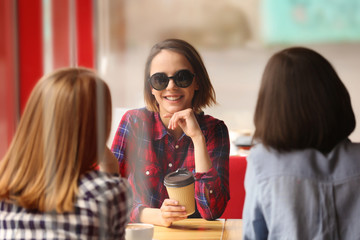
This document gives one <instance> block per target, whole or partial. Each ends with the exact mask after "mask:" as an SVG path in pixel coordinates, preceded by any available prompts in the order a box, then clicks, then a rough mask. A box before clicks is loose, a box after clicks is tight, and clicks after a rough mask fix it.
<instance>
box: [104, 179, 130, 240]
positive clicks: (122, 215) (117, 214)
mask: <svg viewBox="0 0 360 240" xmlns="http://www.w3.org/2000/svg"><path fill="white" fill-rule="evenodd" d="M118 189H119V193H118V194H116V195H115V197H114V199H113V204H109V205H110V206H111V207H112V209H111V210H110V216H111V221H110V222H111V223H112V225H111V231H112V232H113V233H115V234H114V238H115V239H124V238H125V235H124V233H125V231H123V230H124V229H123V228H124V226H126V224H127V223H128V222H129V219H130V209H131V204H132V200H133V194H132V190H131V187H130V185H129V183H128V182H127V180H126V179H124V178H120V182H119V188H118ZM119 229H120V230H121V229H122V230H121V231H119Z"/></svg>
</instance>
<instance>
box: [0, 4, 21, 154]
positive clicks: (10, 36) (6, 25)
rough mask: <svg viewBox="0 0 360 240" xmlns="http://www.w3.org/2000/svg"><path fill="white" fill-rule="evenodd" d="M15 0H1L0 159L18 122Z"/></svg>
mask: <svg viewBox="0 0 360 240" xmlns="http://www.w3.org/2000/svg"><path fill="white" fill-rule="evenodd" d="M13 3H14V2H13V0H1V1H0V136H1V139H0V159H1V158H2V157H3V155H4V154H5V151H6V149H7V147H8V145H9V144H10V141H11V138H12V136H13V134H14V131H15V127H16V122H17V112H18V104H17V99H16V98H17V95H18V94H17V90H16V84H17V76H16V65H17V64H16V60H17V59H16V26H15V22H14V19H16V18H15V13H16V11H15V5H14V4H13Z"/></svg>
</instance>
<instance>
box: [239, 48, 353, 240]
mask: <svg viewBox="0 0 360 240" xmlns="http://www.w3.org/2000/svg"><path fill="white" fill-rule="evenodd" d="M254 123H255V127H256V129H255V133H254V142H255V146H254V147H253V148H252V149H251V151H250V154H249V156H248V167H247V172H246V177H245V188H246V199H245V206H244V215H243V227H244V229H243V233H244V239H359V236H360V228H359V227H358V217H359V216H360V190H359V184H360V144H358V143H352V142H351V141H350V140H349V138H348V137H349V135H350V134H351V132H352V131H353V130H354V128H355V117H354V113H353V110H352V106H351V101H350V96H349V93H348V91H347V89H346V87H345V86H344V84H343V83H342V81H341V79H340V78H339V76H338V74H337V73H336V71H335V70H334V68H333V67H332V65H331V64H330V63H329V61H328V60H326V59H325V58H324V57H323V56H322V55H320V54H319V53H317V52H315V51H313V50H311V49H308V48H304V47H292V48H287V49H284V50H282V51H280V52H278V53H276V54H274V55H273V56H272V57H271V58H270V60H269V61H268V63H267V65H266V68H265V71H264V73H263V77H262V83H261V87H260V91H259V95H258V100H257V105H256V110H255V116H254Z"/></svg>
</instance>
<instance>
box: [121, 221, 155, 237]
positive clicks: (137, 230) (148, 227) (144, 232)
mask: <svg viewBox="0 0 360 240" xmlns="http://www.w3.org/2000/svg"><path fill="white" fill-rule="evenodd" d="M153 235H154V225H152V224H147V223H129V224H128V225H127V226H126V229H125V240H152V238H153Z"/></svg>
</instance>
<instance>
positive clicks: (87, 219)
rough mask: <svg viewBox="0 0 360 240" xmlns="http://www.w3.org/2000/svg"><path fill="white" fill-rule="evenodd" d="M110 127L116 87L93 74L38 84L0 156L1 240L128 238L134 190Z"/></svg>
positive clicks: (53, 77) (55, 76) (58, 75)
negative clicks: (114, 150) (113, 147)
mask: <svg viewBox="0 0 360 240" xmlns="http://www.w3.org/2000/svg"><path fill="white" fill-rule="evenodd" d="M110 127H111V96H110V91H109V88H108V86H107V85H106V83H105V82H104V81H103V80H102V79H100V78H99V77H98V76H97V75H96V73H94V72H93V71H91V70H89V69H85V68H65V69H60V70H58V71H55V72H53V73H51V74H50V75H48V76H44V77H43V78H42V79H40V80H39V81H38V83H37V84H36V86H35V88H34V89H33V91H32V93H31V95H30V98H29V100H28V102H27V105H26V107H25V110H24V113H23V115H22V118H21V121H20V123H19V126H18V128H17V131H16V133H15V136H14V138H13V141H12V143H11V145H10V147H9V149H8V151H7V153H6V154H5V157H4V158H3V159H2V160H1V161H0V239H124V234H125V226H126V223H127V221H128V209H129V204H130V202H131V199H132V195H131V192H130V191H129V187H128V183H127V181H126V180H125V179H123V178H120V176H119V175H118V173H117V167H114V166H117V162H116V159H115V158H114V156H113V155H112V154H111V152H110V151H109V149H107V147H106V145H105V144H106V140H107V138H108V136H109V133H110ZM114 159H115V161H114ZM99 165H100V167H101V169H104V171H99V170H98V166H99ZM111 169H113V170H111ZM105 171H107V172H105Z"/></svg>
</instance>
